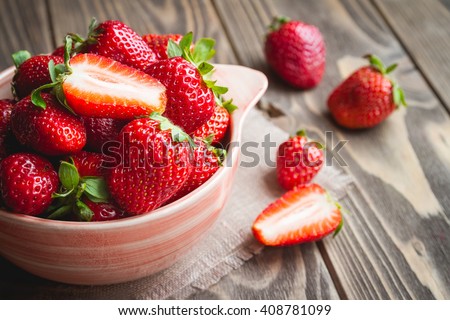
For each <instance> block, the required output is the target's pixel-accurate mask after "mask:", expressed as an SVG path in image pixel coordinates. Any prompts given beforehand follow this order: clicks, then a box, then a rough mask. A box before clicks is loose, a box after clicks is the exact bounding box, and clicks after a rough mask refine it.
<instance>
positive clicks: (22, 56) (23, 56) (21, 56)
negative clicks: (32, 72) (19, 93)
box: [11, 50, 31, 68]
mask: <svg viewBox="0 0 450 320" xmlns="http://www.w3.org/2000/svg"><path fill="white" fill-rule="evenodd" d="M11 57H12V59H13V61H14V65H15V66H16V68H19V67H20V65H21V64H22V63H24V62H25V61H27V60H28V59H30V58H31V53H29V52H28V51H27V50H20V51H17V52H14V53H13V54H12V55H11Z"/></svg>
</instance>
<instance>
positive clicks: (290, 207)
mask: <svg viewBox="0 0 450 320" xmlns="http://www.w3.org/2000/svg"><path fill="white" fill-rule="evenodd" d="M342 221H343V220H342V216H341V208H340V206H339V205H338V204H337V203H336V202H334V201H333V200H332V199H331V197H330V196H329V194H328V193H327V192H326V191H325V190H324V189H323V188H322V187H321V186H319V185H317V184H309V185H306V186H302V187H296V188H294V189H292V190H291V191H288V192H287V193H285V194H284V195H283V196H282V197H281V198H279V199H277V200H276V201H275V202H273V203H272V204H270V205H269V206H268V207H267V208H266V209H264V211H263V212H262V213H261V214H260V215H259V216H258V217H257V218H256V220H255V221H254V222H253V226H252V231H253V234H254V236H255V238H256V239H257V240H258V241H259V242H261V243H262V244H264V245H267V246H287V245H294V244H299V243H303V242H310V241H316V240H320V239H322V238H323V237H325V236H327V235H328V234H330V233H331V232H333V231H335V234H336V233H337V232H338V231H339V230H340V228H341V227H342Z"/></svg>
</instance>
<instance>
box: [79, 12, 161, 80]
mask: <svg viewBox="0 0 450 320" xmlns="http://www.w3.org/2000/svg"><path fill="white" fill-rule="evenodd" d="M74 39H75V40H77V41H81V42H82V43H81V45H78V46H77V49H76V50H77V51H78V52H83V53H94V54H98V55H101V56H105V57H108V58H110V59H113V60H116V61H118V62H120V63H123V64H125V65H127V66H130V67H133V68H136V69H139V70H142V71H144V70H145V69H146V68H147V66H148V65H150V64H151V63H153V62H154V61H156V55H155V53H154V52H153V50H152V49H150V47H149V46H148V45H147V43H146V42H145V41H144V40H143V39H142V37H141V36H140V35H138V34H137V33H136V32H135V31H134V30H133V29H131V28H130V27H129V26H127V25H126V24H124V23H123V22H121V21H118V20H107V21H105V22H102V23H100V24H97V22H96V21H95V20H93V21H92V22H91V25H90V26H89V34H88V37H87V39H86V40H84V39H81V38H80V37H79V36H75V37H74ZM83 40H84V41H83Z"/></svg>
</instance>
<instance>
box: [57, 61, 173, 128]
mask: <svg viewBox="0 0 450 320" xmlns="http://www.w3.org/2000/svg"><path fill="white" fill-rule="evenodd" d="M69 64H70V70H69V72H68V74H67V75H66V76H65V77H64V79H63V82H62V90H63V92H64V96H65V99H66V101H67V104H68V106H69V107H70V108H71V109H72V110H73V111H74V112H75V113H77V114H80V115H83V116H88V117H100V118H113V119H123V120H128V119H129V120H131V119H134V118H135V117H137V116H142V115H148V114H151V113H152V112H154V111H155V112H164V110H165V105H166V94H165V91H166V89H165V87H164V85H162V84H161V83H160V82H159V81H158V80H156V79H155V78H153V77H151V76H150V75H148V74H145V73H144V72H141V71H139V70H136V69H134V68H131V67H128V66H126V65H124V64H121V63H119V62H117V61H114V60H112V59H109V58H106V57H102V56H98V55H94V54H78V55H76V56H74V57H73V58H72V59H70V61H69Z"/></svg>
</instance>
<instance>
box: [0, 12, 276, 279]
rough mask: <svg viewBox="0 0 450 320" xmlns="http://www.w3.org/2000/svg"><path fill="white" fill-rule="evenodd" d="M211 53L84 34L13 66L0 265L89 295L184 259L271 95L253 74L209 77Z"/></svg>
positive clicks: (3, 121) (156, 38) (3, 106)
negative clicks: (256, 113)
mask: <svg viewBox="0 0 450 320" xmlns="http://www.w3.org/2000/svg"><path fill="white" fill-rule="evenodd" d="M213 46H214V40H212V39H208V38H203V39H198V40H197V41H195V43H194V41H193V36H192V34H191V33H188V34H186V35H184V36H181V35H173V34H171V35H154V34H150V35H145V36H140V35H138V34H137V33H136V32H134V31H133V30H132V29H131V28H130V27H129V26H127V25H125V24H123V23H122V22H120V21H105V22H102V23H100V24H98V23H97V22H95V21H94V22H93V23H92V24H91V26H90V27H89V33H88V35H87V36H86V37H81V36H79V35H75V34H68V36H66V38H65V44H64V46H62V47H59V48H57V49H56V50H55V51H54V52H53V53H52V54H50V55H35V56H32V55H31V54H29V53H28V52H26V51H19V52H17V53H15V54H13V60H14V63H15V67H11V68H9V69H7V70H5V71H3V72H2V73H0V254H1V255H2V256H3V257H5V258H6V259H8V260H9V261H11V262H12V263H14V264H16V265H17V266H19V267H21V268H23V269H24V270H27V271H29V272H31V273H33V274H35V275H38V276H40V277H43V278H47V279H51V280H54V281H59V282H65V283H71V284H88V285H101V284H112V283H120V282H125V281H130V280H134V279H138V278H141V277H144V276H147V275H150V274H153V273H155V272H158V271H160V270H162V269H164V268H167V267H169V266H170V265H172V264H173V263H175V262H176V261H177V260H178V259H179V258H180V257H182V256H183V255H185V254H186V253H187V252H188V251H189V249H191V248H192V246H193V245H194V244H195V243H196V242H197V241H199V240H200V239H201V238H202V237H203V236H204V235H205V234H206V233H207V231H208V230H209V229H210V227H211V226H212V225H213V223H214V222H215V221H216V220H217V218H218V217H219V214H220V212H221V209H222V208H223V207H224V205H225V203H226V200H227V197H228V194H229V191H230V188H231V185H232V181H233V176H234V174H235V172H236V169H237V166H238V159H239V150H237V149H236V148H235V147H234V148H235V149H236V150H233V148H231V146H238V145H239V142H240V139H241V131H242V130H241V129H242V123H243V120H244V118H245V116H246V114H247V112H248V110H249V109H250V108H251V107H252V106H254V105H255V104H256V103H257V102H258V100H259V99H260V98H261V96H262V95H263V94H264V92H265V90H266V88H267V79H266V77H265V76H264V75H263V74H262V73H261V72H259V71H255V70H252V69H249V68H246V67H242V66H235V65H214V66H213V65H211V64H210V63H209V62H208V60H209V59H210V58H211V57H212V55H213V54H214V49H213ZM11 88H12V93H11ZM231 98H232V99H231ZM231 142H232V143H231Z"/></svg>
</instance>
